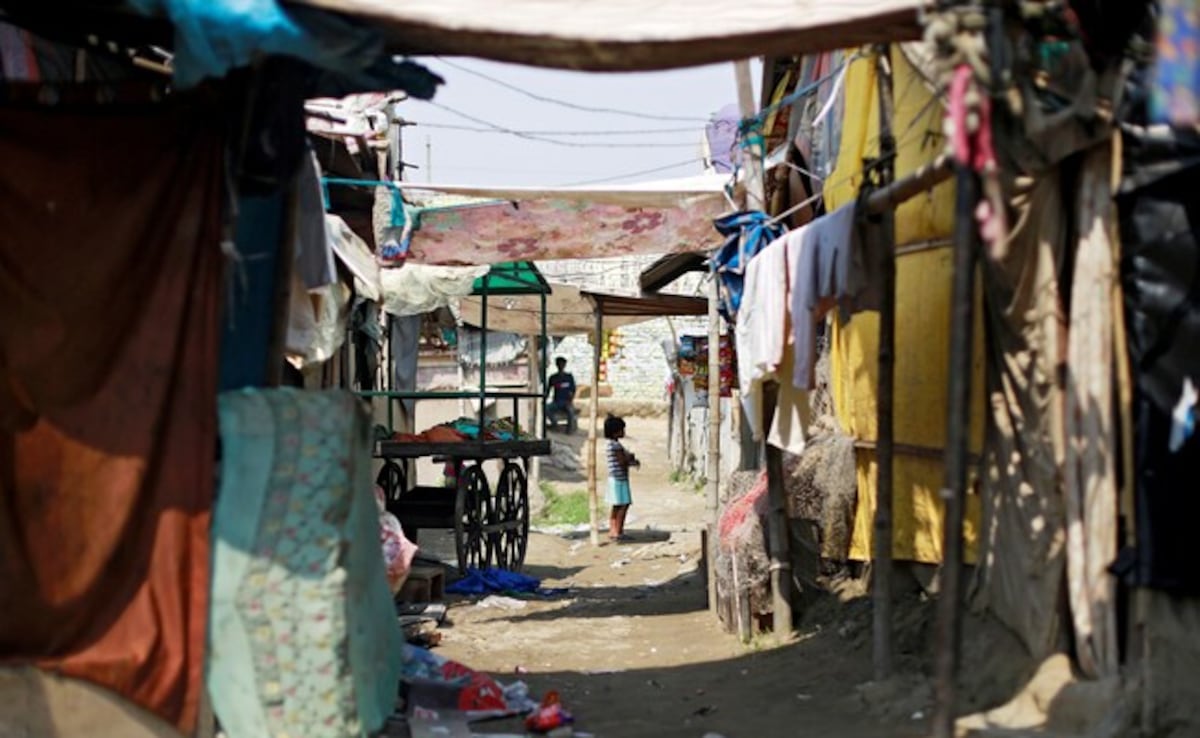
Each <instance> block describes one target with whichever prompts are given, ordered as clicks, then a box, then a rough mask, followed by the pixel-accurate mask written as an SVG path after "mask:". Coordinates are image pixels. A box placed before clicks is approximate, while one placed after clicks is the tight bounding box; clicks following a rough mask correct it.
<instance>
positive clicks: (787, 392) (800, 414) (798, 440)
mask: <svg viewBox="0 0 1200 738" xmlns="http://www.w3.org/2000/svg"><path fill="white" fill-rule="evenodd" d="M794 363H795V352H793V351H784V357H783V361H782V362H781V363H780V365H779V368H778V374H779V376H781V377H784V380H783V381H782V382H780V383H779V390H778V393H777V394H776V397H775V416H774V417H773V418H772V419H771V427H770V429H768V431H767V443H769V444H770V445H772V446H774V447H775V448H778V449H783V450H784V451H787V452H788V453H791V454H796V455H799V454H801V453H802V452H803V451H804V449H805V448H806V447H807V446H808V439H807V436H806V435H805V434H806V432H807V429H808V427H809V426H811V425H812V406H811V405H810V404H809V400H808V392H807V391H806V390H803V389H800V388H799V387H797V386H796V385H794V384H792V383H791V382H789V381H787V377H789V376H791V374H792V369H793V366H794Z"/></svg>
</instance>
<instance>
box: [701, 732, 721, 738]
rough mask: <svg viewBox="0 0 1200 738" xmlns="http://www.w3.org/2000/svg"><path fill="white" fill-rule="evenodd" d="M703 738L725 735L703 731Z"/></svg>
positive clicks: (717, 737) (715, 737) (716, 737)
mask: <svg viewBox="0 0 1200 738" xmlns="http://www.w3.org/2000/svg"><path fill="white" fill-rule="evenodd" d="M704 738H725V736H723V735H721V734H720V733H705V734H704Z"/></svg>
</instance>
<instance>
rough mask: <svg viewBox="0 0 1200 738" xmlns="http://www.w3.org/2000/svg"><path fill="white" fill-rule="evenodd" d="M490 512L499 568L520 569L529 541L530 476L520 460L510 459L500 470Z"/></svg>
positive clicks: (492, 542)
mask: <svg viewBox="0 0 1200 738" xmlns="http://www.w3.org/2000/svg"><path fill="white" fill-rule="evenodd" d="M492 515H493V517H492V520H493V525H494V526H495V529H494V530H493V532H491V534H490V535H489V536H488V546H489V548H490V549H491V558H492V560H493V561H495V562H496V566H498V567H500V568H501V569H508V570H509V571H520V570H521V567H522V566H523V565H524V564H525V549H526V548H527V544H528V541H529V480H528V479H526V477H525V470H524V469H522V468H521V466H520V465H519V464H515V463H513V462H511V461H510V462H508V463H506V464H505V465H504V469H503V471H501V472H500V480H499V482H498V483H497V484H496V501H495V505H494V507H493V509H492Z"/></svg>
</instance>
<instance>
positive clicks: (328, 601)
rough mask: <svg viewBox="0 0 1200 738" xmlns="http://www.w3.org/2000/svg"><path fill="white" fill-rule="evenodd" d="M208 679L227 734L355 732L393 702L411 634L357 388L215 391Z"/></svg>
mask: <svg viewBox="0 0 1200 738" xmlns="http://www.w3.org/2000/svg"><path fill="white" fill-rule="evenodd" d="M219 413H220V427H221V447H222V450H223V454H222V459H221V488H220V491H219V493H218V496H217V504H216V509H215V512H214V516H213V528H212V538H213V541H214V546H215V555H214V557H213V576H212V596H211V609H210V616H209V623H210V627H209V648H208V654H207V655H208V674H207V685H208V691H209V694H210V695H211V697H212V704H213V709H214V711H215V712H216V715H217V717H218V719H219V720H220V721H221V726H222V728H223V729H224V731H225V733H226V734H227V735H228V736H229V738H259V736H267V735H270V736H279V735H295V736H301V735H303V736H322V737H328V738H343V737H345V738H349V737H350V736H359V735H364V734H371V733H373V732H374V731H376V730H378V729H379V728H380V727H381V726H382V725H383V722H384V720H385V718H386V717H387V716H388V715H390V714H391V713H392V711H393V709H394V707H395V702H396V690H397V686H398V684H399V680H400V674H401V664H402V659H403V651H402V647H403V636H402V633H401V631H400V627H399V624H398V623H397V621H396V615H395V609H394V606H393V604H392V600H391V596H390V593H389V591H388V585H387V578H386V576H385V571H384V560H383V555H382V551H381V548H380V545H379V539H380V533H379V516H378V511H377V508H376V502H375V500H374V499H372V484H371V469H370V458H371V439H370V424H369V419H368V418H367V416H366V413H365V411H364V410H363V408H362V406H361V404H360V403H359V401H358V399H357V398H356V397H355V396H354V395H352V394H350V393H348V392H340V391H331V392H304V391H299V390H293V389H282V390H269V391H259V390H243V391H239V392H230V393H225V394H223V395H221V397H220V402H219Z"/></svg>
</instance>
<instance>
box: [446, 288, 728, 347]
mask: <svg viewBox="0 0 1200 738" xmlns="http://www.w3.org/2000/svg"><path fill="white" fill-rule="evenodd" d="M551 290H552V292H551V293H550V294H549V295H547V296H546V333H547V334H548V335H551V336H569V335H572V334H578V333H591V332H592V331H593V330H595V327H596V313H595V310H596V307H597V306H599V307H600V309H601V312H602V313H603V315H604V316H605V317H604V327H605V328H617V327H620V326H623V325H630V324H632V323H639V322H642V321H645V320H650V319H651V318H655V317H660V316H664V315H704V314H706V313H707V311H708V302H707V301H706V300H705V299H704V298H700V297H686V296H682V295H644V296H638V295H617V294H609V293H597V292H587V291H584V290H581V289H580V288H578V287H575V286H573V285H568V284H557V283H551ZM459 308H460V311H461V315H460V317H461V319H462V321H463V322H464V323H466V324H468V325H474V326H478V325H481V324H482V316H481V315H480V298H479V297H476V296H472V297H466V298H463V299H462V300H461V301H460V303H459ZM487 322H488V329H489V330H496V331H509V332H512V333H519V334H521V335H526V336H535V335H539V334H541V331H542V309H541V298H540V297H539V296H538V295H515V296H509V297H503V298H496V297H493V298H491V299H489V300H488V315H487Z"/></svg>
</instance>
